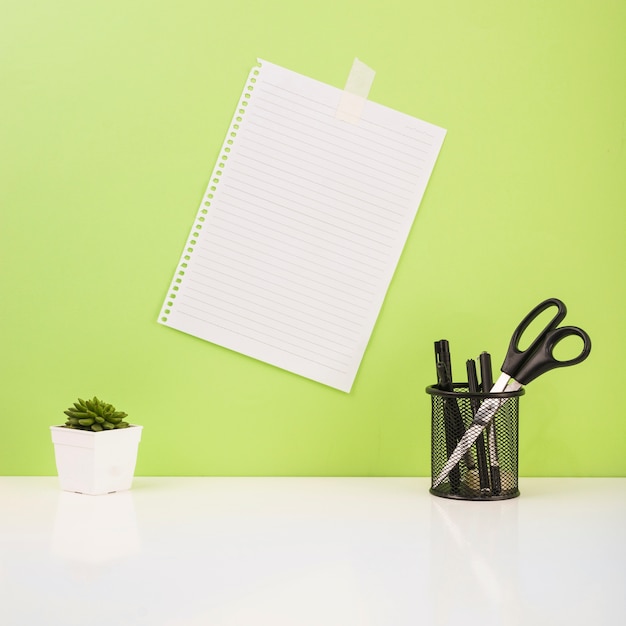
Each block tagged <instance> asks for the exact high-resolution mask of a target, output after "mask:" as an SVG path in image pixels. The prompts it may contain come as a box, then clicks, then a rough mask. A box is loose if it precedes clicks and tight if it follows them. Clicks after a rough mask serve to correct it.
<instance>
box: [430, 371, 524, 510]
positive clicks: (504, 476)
mask: <svg viewBox="0 0 626 626" xmlns="http://www.w3.org/2000/svg"><path fill="white" fill-rule="evenodd" d="M453 389H454V391H443V390H442V389H439V387H438V386H437V385H432V386H430V387H426V393H428V394H430V397H431V401H432V436H431V473H432V483H431V484H434V483H435V480H436V479H437V477H438V476H439V474H440V472H441V470H442V469H443V467H444V465H445V463H446V461H447V460H448V458H449V457H450V455H451V453H452V451H453V450H454V449H455V448H456V445H457V443H458V441H459V439H460V438H461V437H462V436H463V433H464V432H465V430H466V429H467V428H468V427H469V425H470V424H471V423H472V421H473V419H474V414H475V412H476V411H477V409H478V407H479V406H480V405H481V403H482V402H483V401H484V400H486V399H488V398H492V399H493V400H494V405H496V403H497V404H499V405H500V406H499V407H498V410H497V412H496V413H495V415H494V417H493V418H492V420H491V421H490V423H489V425H488V426H487V428H485V429H484V430H483V432H482V433H481V435H480V436H479V437H478V439H477V440H476V442H475V443H474V444H473V445H472V447H471V448H470V449H469V450H468V451H467V452H466V453H465V454H464V455H463V456H462V457H461V460H460V461H459V462H458V464H457V465H456V466H455V467H454V468H453V469H452V471H451V472H450V473H449V474H448V476H447V477H446V478H445V479H444V480H443V481H442V482H441V483H440V484H439V485H437V487H431V489H430V493H432V494H433V495H435V496H439V497H442V498H453V499H456V500H476V501H491V500H507V499H509V498H515V497H517V496H519V489H518V424H519V398H520V396H522V395H523V394H524V389H520V390H519V391H513V392H502V393H470V392H469V391H468V385H467V384H461V383H454V385H453Z"/></svg>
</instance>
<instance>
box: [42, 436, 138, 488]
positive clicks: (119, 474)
mask: <svg viewBox="0 0 626 626" xmlns="http://www.w3.org/2000/svg"><path fill="white" fill-rule="evenodd" d="M142 429H143V426H137V425H136V424H131V425H130V426H128V428H116V429H115V430H103V431H100V432H93V431H89V430H79V429H77V428H68V427H66V426H50V430H51V431H52V442H53V443H54V455H55V459H56V465H57V472H58V475H59V482H60V484H61V489H63V490H64V491H74V492H77V493H85V494H89V495H94V496H95V495H101V494H105V493H113V492H114V491H124V490H126V489H130V488H131V486H132V483H133V477H134V474H135V464H136V462H137V450H138V447H139V441H140V440H141V431H142Z"/></svg>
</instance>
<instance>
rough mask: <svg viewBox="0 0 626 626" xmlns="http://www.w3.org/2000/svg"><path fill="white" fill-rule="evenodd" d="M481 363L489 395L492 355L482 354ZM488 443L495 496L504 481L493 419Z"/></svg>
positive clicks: (489, 425) (481, 376) (489, 428)
mask: <svg viewBox="0 0 626 626" xmlns="http://www.w3.org/2000/svg"><path fill="white" fill-rule="evenodd" d="M478 360H479V362H480V384H481V389H482V392H483V393H489V391H490V389H491V387H493V373H492V369H491V355H490V354H489V353H488V352H482V353H481V355H480V356H479V357H478ZM487 441H488V442H489V469H490V472H491V493H492V494H493V495H494V496H498V495H500V493H502V479H501V476H500V460H499V458H498V441H497V438H496V420H495V418H492V420H491V422H490V423H489V424H488V425H487Z"/></svg>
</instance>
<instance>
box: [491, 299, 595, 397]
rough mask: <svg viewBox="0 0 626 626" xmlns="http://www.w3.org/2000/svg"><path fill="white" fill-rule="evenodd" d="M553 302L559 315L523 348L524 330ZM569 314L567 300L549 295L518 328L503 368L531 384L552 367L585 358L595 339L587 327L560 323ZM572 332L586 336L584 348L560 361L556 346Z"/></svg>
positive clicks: (578, 361) (562, 365) (581, 336)
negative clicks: (521, 346)
mask: <svg viewBox="0 0 626 626" xmlns="http://www.w3.org/2000/svg"><path fill="white" fill-rule="evenodd" d="M553 306H555V307H556V308H557V312H556V314H555V316H554V317H553V318H552V320H551V321H550V322H549V323H548V325H547V326H546V327H545V328H544V329H543V330H542V331H541V332H540V333H539V335H538V336H537V337H536V338H535V340H534V341H533V342H532V343H531V344H530V346H528V348H526V350H520V349H519V341H520V339H521V337H522V335H523V334H524V331H525V330H526V329H527V328H528V326H530V324H531V323H532V322H533V321H534V320H535V319H536V318H537V317H538V316H539V315H540V314H541V313H543V312H544V311H545V310H546V309H549V308H550V307H553ZM566 314H567V309H566V308H565V304H563V302H561V300H559V299H558V298H548V299H547V300H544V301H543V302H541V303H539V304H538V305H537V306H536V307H535V308H534V309H533V310H532V311H531V312H530V313H529V314H528V315H527V316H526V317H525V318H524V319H523V320H522V321H521V322H520V325H519V326H518V327H517V328H516V329H515V332H514V333H513V336H512V337H511V343H510V344H509V349H508V351H507V353H506V358H505V359H504V363H503V364H502V368H501V369H502V371H503V372H504V373H505V374H508V375H509V376H511V377H512V378H514V379H515V380H516V381H517V382H519V383H521V384H522V385H527V384H528V383H529V382H531V381H532V380H534V379H535V378H537V377H538V376H541V374H545V373H546V372H548V371H549V370H551V369H555V368H557V367H568V366H570V365H576V364H577V363H580V362H581V361H584V360H585V359H586V358H587V357H588V356H589V352H590V351H591V339H590V338H589V335H588V334H587V333H586V332H585V331H584V330H582V329H580V328H578V327H576V326H561V327H559V324H560V323H561V322H562V321H563V319H564V318H565V315H566ZM571 336H577V337H580V338H581V339H582V341H583V349H582V351H581V353H580V354H579V355H578V356H577V357H575V358H573V359H568V360H566V361H559V360H558V359H556V358H555V357H554V348H555V347H556V345H557V344H558V343H559V342H560V341H562V340H563V339H565V338H566V337H571Z"/></svg>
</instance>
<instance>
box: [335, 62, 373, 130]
mask: <svg viewBox="0 0 626 626" xmlns="http://www.w3.org/2000/svg"><path fill="white" fill-rule="evenodd" d="M375 75H376V72H375V71H374V70H373V69H372V68H371V67H368V66H367V65H365V63H362V62H361V61H359V60H358V59H356V58H355V59H354V63H353V64H352V69H351V70H350V74H348V80H347V81H346V86H345V87H344V89H343V92H342V94H341V99H340V100H339V106H338V107H337V111H336V113H335V117H336V118H337V119H338V120H342V121H344V122H350V123H351V124H358V123H359V120H360V119H361V114H362V113H363V109H364V107H365V102H366V101H367V96H368V94H369V92H370V88H371V87H372V83H373V82H374V76H375Z"/></svg>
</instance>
